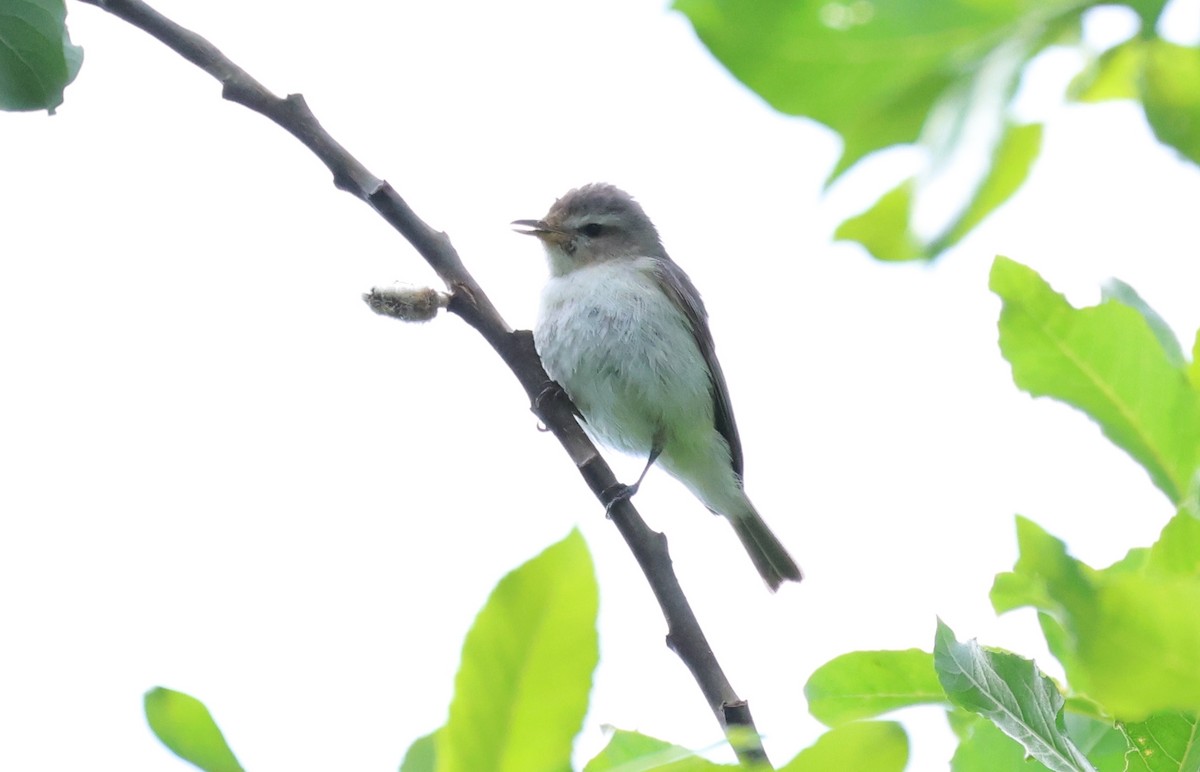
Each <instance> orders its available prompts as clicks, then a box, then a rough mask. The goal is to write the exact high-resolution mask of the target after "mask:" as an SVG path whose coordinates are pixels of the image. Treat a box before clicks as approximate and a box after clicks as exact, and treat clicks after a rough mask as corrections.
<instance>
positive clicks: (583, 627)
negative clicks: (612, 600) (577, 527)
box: [436, 531, 599, 772]
mask: <svg viewBox="0 0 1200 772" xmlns="http://www.w3.org/2000/svg"><path fill="white" fill-rule="evenodd" d="M597 605H598V593H597V588H596V578H595V575H594V572H593V569H592V559H591V556H590V555H589V554H588V549H587V545H586V544H585V543H584V540H583V537H582V536H581V535H580V534H579V532H578V531H573V532H572V533H571V534H570V535H569V536H568V537H567V538H565V539H563V540H562V541H561V542H559V543H558V544H555V545H553V546H551V547H549V548H547V549H546V550H545V551H544V552H543V553H542V554H540V555H538V556H537V557H535V558H533V559H532V560H530V561H529V562H527V563H525V565H523V566H521V567H520V568H518V569H516V570H515V571H513V572H511V573H510V574H508V575H507V576H505V577H504V578H503V579H501V580H500V583H499V584H498V585H496V589H495V590H493V591H492V594H491V596H490V597H489V598H488V601H487V604H486V605H485V606H484V607H483V610H482V611H480V612H479V616H477V617H476V618H475V623H474V625H472V627H471V630H470V632H469V633H467V639H466V642H465V643H464V644H463V654H462V664H461V665H460V666H459V671H458V676H457V678H456V679H455V681H454V699H453V700H452V701H451V703H450V717H449V720H448V721H447V722H446V726H445V727H443V728H442V730H441V731H439V732H438V733H437V743H436V747H437V760H438V770H439V772H459V771H460V770H461V771H462V772H487V771H488V770H497V771H500V770H505V771H511V772H539V770H550V771H551V772H561V771H562V770H567V769H569V768H570V760H571V743H572V740H573V738H574V737H575V734H576V733H577V732H578V731H579V727H580V725H581V724H582V723H583V716H584V713H586V712H587V704H588V693H589V691H590V690H591V682H592V681H591V679H592V671H593V670H594V669H595V667H596V661H597V659H598V658H599V653H598V644H597V639H596V610H597Z"/></svg>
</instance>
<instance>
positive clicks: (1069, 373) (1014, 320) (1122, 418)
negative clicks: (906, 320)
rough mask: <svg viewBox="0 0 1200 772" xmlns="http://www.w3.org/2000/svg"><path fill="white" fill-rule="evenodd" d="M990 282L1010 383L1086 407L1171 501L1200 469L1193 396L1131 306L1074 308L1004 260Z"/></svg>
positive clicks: (1199, 417)
mask: <svg viewBox="0 0 1200 772" xmlns="http://www.w3.org/2000/svg"><path fill="white" fill-rule="evenodd" d="M990 286H991V289H992V291H993V292H995V293H996V294H997V295H999V296H1000V298H1001V300H1002V301H1003V303H1004V305H1003V309H1002V311H1001V313H1000V350H1001V352H1002V353H1003V354H1004V357H1005V358H1006V359H1007V360H1008V361H1009V363H1010V364H1011V365H1012V369H1013V380H1014V381H1015V382H1016V384H1017V386H1019V387H1020V388H1022V389H1024V390H1025V391H1028V392H1029V393H1030V394H1032V395H1034V396H1050V397H1054V398H1056V399H1059V400H1062V401H1064V402H1066V403H1068V404H1070V405H1073V406H1075V407H1077V408H1079V409H1080V410H1083V411H1084V412H1085V413H1087V414H1088V415H1089V416H1091V418H1092V419H1093V420H1094V421H1096V423H1098V424H1099V425H1100V429H1101V431H1103V432H1104V434H1105V435H1106V436H1107V437H1108V438H1109V439H1110V440H1112V441H1113V442H1114V443H1115V444H1116V445H1118V446H1119V447H1121V448H1123V449H1124V450H1125V451H1126V452H1127V453H1129V454H1130V455H1131V456H1133V457H1134V459H1136V460H1137V461H1138V462H1139V463H1141V464H1142V466H1143V467H1145V468H1146V470H1147V472H1149V474H1150V477H1151V479H1153V480H1154V483H1155V485H1157V486H1158V487H1159V488H1160V489H1161V490H1162V491H1163V492H1164V493H1166V494H1167V496H1168V497H1169V498H1170V499H1171V501H1172V502H1173V503H1175V504H1178V503H1180V502H1181V501H1183V499H1184V497H1185V495H1186V493H1187V491H1188V489H1189V486H1190V484H1191V481H1192V477H1193V475H1194V474H1195V473H1196V469H1197V466H1198V465H1200V442H1198V441H1197V438H1200V393H1198V392H1197V391H1196V390H1195V389H1193V388H1192V387H1191V385H1190V383H1189V382H1188V379H1187V377H1186V375H1185V373H1184V372H1183V370H1182V369H1181V368H1180V367H1177V366H1175V365H1173V364H1172V363H1171V360H1170V356H1169V355H1168V354H1167V352H1165V351H1164V350H1163V348H1162V346H1161V345H1160V344H1159V342H1158V340H1157V339H1156V338H1155V336H1154V332H1153V331H1152V330H1151V329H1150V326H1149V325H1148V324H1147V322H1146V320H1145V319H1144V318H1143V317H1142V315H1141V314H1140V313H1138V311H1136V310H1135V309H1133V308H1130V307H1129V306H1127V305H1124V304H1122V303H1118V302H1116V301H1113V300H1109V301H1106V302H1104V303H1102V304H1100V305H1098V306H1092V307H1090V308H1084V309H1076V308H1073V307H1071V306H1070V305H1069V304H1068V303H1067V301H1066V299H1065V298H1063V296H1062V295H1059V294H1058V293H1056V292H1054V290H1052V289H1051V288H1050V286H1049V285H1048V284H1046V283H1045V282H1044V281H1043V280H1042V278H1041V277H1040V276H1038V275H1037V274H1036V273H1035V272H1034V271H1033V270H1031V269H1029V268H1026V267H1025V266H1023V265H1021V264H1019V263H1016V262H1013V261H1012V260H1009V259H1007V258H1004V257H997V258H996V261H995V263H994V264H993V265H992V274H991V281H990Z"/></svg>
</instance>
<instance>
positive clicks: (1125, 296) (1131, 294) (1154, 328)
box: [1100, 278, 1187, 368]
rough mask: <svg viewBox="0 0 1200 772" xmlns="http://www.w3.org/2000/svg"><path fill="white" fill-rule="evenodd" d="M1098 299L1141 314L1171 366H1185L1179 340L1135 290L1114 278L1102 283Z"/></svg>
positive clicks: (1185, 361)
mask: <svg viewBox="0 0 1200 772" xmlns="http://www.w3.org/2000/svg"><path fill="white" fill-rule="evenodd" d="M1100 297H1101V298H1103V299H1104V300H1115V301H1117V302H1118V303H1122V304H1124V305H1127V306H1129V307H1130V308H1132V309H1133V310H1134V311H1137V312H1138V313H1139V314H1141V315H1142V318H1143V319H1145V320H1146V324H1148V325H1149V326H1150V332H1152V333H1154V337H1155V339H1156V340H1158V345H1160V346H1162V350H1163V351H1164V352H1165V353H1166V355H1167V359H1168V360H1169V361H1170V362H1171V364H1172V365H1174V366H1175V367H1180V368H1181V367H1183V366H1184V365H1186V364H1187V359H1185V358H1184V356H1183V347H1182V346H1180V345H1179V338H1176V337H1175V331H1174V330H1172V329H1171V328H1170V326H1169V325H1168V324H1167V323H1166V321H1165V320H1164V319H1163V318H1162V317H1161V316H1159V315H1158V312H1157V311H1155V310H1154V309H1153V308H1151V307H1150V304H1149V303H1147V302H1146V301H1145V300H1143V299H1142V296H1141V295H1139V294H1138V293H1137V290H1135V289H1134V288H1133V287H1130V286H1129V285H1128V284H1126V283H1125V282H1123V281H1121V280H1120V279H1115V278H1114V279H1109V280H1108V281H1106V282H1105V283H1104V286H1103V287H1102V288H1101V293H1100Z"/></svg>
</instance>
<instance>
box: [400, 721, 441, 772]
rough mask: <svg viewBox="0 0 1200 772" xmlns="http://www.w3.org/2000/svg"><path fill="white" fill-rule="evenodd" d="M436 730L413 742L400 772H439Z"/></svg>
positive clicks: (401, 763)
mask: <svg viewBox="0 0 1200 772" xmlns="http://www.w3.org/2000/svg"><path fill="white" fill-rule="evenodd" d="M440 731H441V730H440V729H435V730H434V731H432V732H430V733H429V734H427V735H424V736H422V737H418V738H417V739H415V740H413V744H412V745H410V746H408V752H407V753H405V754H404V761H402V762H400V772H437V734H438V732H440Z"/></svg>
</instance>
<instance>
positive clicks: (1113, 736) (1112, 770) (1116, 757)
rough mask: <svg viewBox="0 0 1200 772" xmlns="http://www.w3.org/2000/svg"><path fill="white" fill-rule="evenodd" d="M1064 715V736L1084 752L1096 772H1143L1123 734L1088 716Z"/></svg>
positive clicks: (1144, 771) (1109, 723)
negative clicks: (1065, 733)
mask: <svg viewBox="0 0 1200 772" xmlns="http://www.w3.org/2000/svg"><path fill="white" fill-rule="evenodd" d="M1069 708H1070V703H1068V711H1067V713H1066V716H1065V717H1066V725H1067V734H1068V735H1069V736H1070V737H1071V739H1072V740H1073V741H1074V742H1075V745H1076V746H1078V748H1079V750H1081V751H1083V752H1084V753H1085V754H1086V755H1087V757H1088V761H1090V762H1092V764H1093V765H1094V766H1095V767H1096V769H1097V771H1098V772H1146V766H1145V765H1144V764H1143V763H1142V762H1141V759H1140V757H1139V756H1138V755H1137V753H1136V751H1134V749H1133V748H1132V747H1131V746H1130V744H1129V741H1128V740H1127V739H1126V738H1125V733H1124V732H1122V731H1121V729H1120V728H1118V727H1116V726H1114V725H1113V722H1112V721H1105V720H1101V719H1098V718H1095V717H1093V716H1090V715H1079V714H1076V713H1072V712H1070V710H1069Z"/></svg>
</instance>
